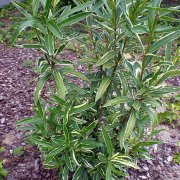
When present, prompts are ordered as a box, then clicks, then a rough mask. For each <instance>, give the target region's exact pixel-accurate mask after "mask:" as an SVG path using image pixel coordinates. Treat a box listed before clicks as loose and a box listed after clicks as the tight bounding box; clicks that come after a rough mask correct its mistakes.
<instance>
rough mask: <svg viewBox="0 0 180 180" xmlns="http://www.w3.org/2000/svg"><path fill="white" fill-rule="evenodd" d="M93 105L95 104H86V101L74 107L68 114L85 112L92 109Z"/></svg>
mask: <svg viewBox="0 0 180 180" xmlns="http://www.w3.org/2000/svg"><path fill="white" fill-rule="evenodd" d="M94 105H95V103H90V104H88V101H86V102H85V103H83V104H80V105H78V106H74V107H73V108H72V109H71V111H70V114H77V113H81V112H83V111H86V110H88V109H90V108H92V107H93V106H94Z"/></svg>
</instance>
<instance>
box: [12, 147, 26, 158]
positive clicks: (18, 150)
mask: <svg viewBox="0 0 180 180" xmlns="http://www.w3.org/2000/svg"><path fill="white" fill-rule="evenodd" d="M23 154H24V147H18V148H15V149H13V155H15V156H21V155H23Z"/></svg>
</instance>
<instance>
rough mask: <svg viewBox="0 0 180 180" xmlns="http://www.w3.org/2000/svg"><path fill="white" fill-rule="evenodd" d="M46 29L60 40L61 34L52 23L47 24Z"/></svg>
mask: <svg viewBox="0 0 180 180" xmlns="http://www.w3.org/2000/svg"><path fill="white" fill-rule="evenodd" d="M47 27H48V28H49V30H50V31H51V32H52V33H53V34H54V35H55V36H56V37H58V38H62V32H61V31H60V29H59V27H58V26H57V25H56V24H55V23H53V22H51V21H50V22H48V23H47Z"/></svg>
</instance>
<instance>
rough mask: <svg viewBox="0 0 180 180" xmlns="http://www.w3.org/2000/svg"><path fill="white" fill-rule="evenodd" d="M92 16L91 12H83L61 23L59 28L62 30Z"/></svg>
mask: <svg viewBox="0 0 180 180" xmlns="http://www.w3.org/2000/svg"><path fill="white" fill-rule="evenodd" d="M91 14H92V13H91V12H82V13H79V14H76V15H74V16H71V17H69V18H67V19H65V20H63V21H61V22H60V23H58V26H59V27H61V28H62V27H65V26H70V25H73V24H75V23H77V22H79V21H81V20H83V19H85V18H87V17H88V16H90V15H91Z"/></svg>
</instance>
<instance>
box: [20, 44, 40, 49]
mask: <svg viewBox="0 0 180 180" xmlns="http://www.w3.org/2000/svg"><path fill="white" fill-rule="evenodd" d="M18 47H21V48H29V49H40V48H42V45H41V44H23V45H20V46H18Z"/></svg>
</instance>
